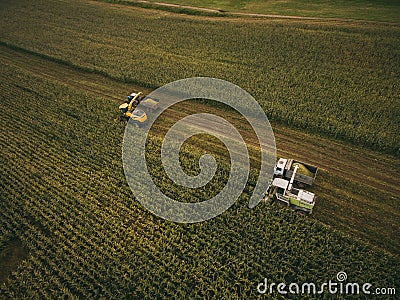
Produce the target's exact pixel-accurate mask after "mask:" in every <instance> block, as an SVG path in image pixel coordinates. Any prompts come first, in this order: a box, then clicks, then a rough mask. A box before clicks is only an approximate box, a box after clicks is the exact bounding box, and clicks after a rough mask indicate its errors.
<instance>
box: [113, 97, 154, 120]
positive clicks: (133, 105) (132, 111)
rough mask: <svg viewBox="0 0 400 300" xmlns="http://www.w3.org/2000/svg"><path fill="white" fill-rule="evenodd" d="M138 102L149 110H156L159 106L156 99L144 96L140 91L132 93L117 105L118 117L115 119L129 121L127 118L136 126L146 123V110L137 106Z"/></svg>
mask: <svg viewBox="0 0 400 300" xmlns="http://www.w3.org/2000/svg"><path fill="white" fill-rule="evenodd" d="M139 103H142V105H143V106H144V107H146V108H149V109H151V110H156V109H158V106H159V101H158V100H155V99H151V98H149V97H145V96H144V95H143V93H142V92H139V93H132V94H130V95H129V96H128V97H126V100H125V102H124V103H122V104H121V105H120V106H119V108H118V109H119V111H120V117H119V118H117V119H116V120H115V121H118V120H125V121H129V119H131V120H132V121H133V122H134V124H135V125H136V126H138V127H141V126H143V125H144V124H146V121H147V115H146V112H144V111H143V110H141V109H138V108H137V106H138V105H139Z"/></svg>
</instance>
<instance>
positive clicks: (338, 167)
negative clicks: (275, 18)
mask: <svg viewBox="0 0 400 300" xmlns="http://www.w3.org/2000/svg"><path fill="white" fill-rule="evenodd" d="M0 62H1V64H6V65H10V66H13V67H15V68H17V69H22V70H23V71H24V72H29V73H32V74H33V75H35V76H40V77H42V78H45V79H48V80H49V81H51V82H56V83H60V84H63V85H66V86H68V87H71V88H74V89H77V90H79V91H84V92H89V93H92V94H93V95H96V96H101V97H104V98H109V99H110V100H113V101H115V102H116V107H117V104H118V103H119V102H122V100H123V99H124V98H125V96H126V95H127V93H129V92H131V91H134V90H136V91H137V90H141V91H143V92H144V93H149V92H150V90H148V89H144V88H141V87H139V86H135V85H133V84H126V83H121V82H117V81H115V80H112V79H109V78H106V77H104V76H101V75H97V74H93V73H88V72H83V71H80V70H77V69H75V68H73V67H69V66H66V65H62V64H58V63H55V62H51V61H48V60H46V59H44V58H41V57H38V56H35V55H32V54H28V53H24V52H21V51H16V50H12V49H9V48H7V47H5V46H0ZM204 109H207V110H208V111H209V112H210V113H212V111H216V110H218V109H217V108H214V107H208V106H206V105H204V104H199V103H196V104H194V105H193V104H191V105H190V106H187V105H186V106H185V107H180V106H179V105H178V106H176V107H174V108H172V109H171V110H170V112H168V113H166V117H167V118H170V119H171V120H176V119H177V116H179V115H181V112H182V110H184V111H185V112H190V113H197V112H198V111H202V110H204ZM219 112H220V114H222V115H224V114H225V115H226V114H227V112H224V111H221V110H220V111H219ZM116 114H117V113H116ZM272 125H273V129H274V133H275V139H276V144H277V148H278V155H281V156H284V157H292V158H295V159H299V160H302V161H305V162H307V163H310V164H314V165H317V166H318V167H319V168H320V169H321V170H322V171H321V172H320V174H319V176H318V178H317V182H316V186H315V187H314V188H315V192H317V193H318V195H319V196H320V198H321V201H320V203H318V204H317V206H316V209H315V214H314V217H315V218H317V219H319V220H321V221H322V222H324V223H326V224H329V225H332V226H334V227H336V228H338V229H340V230H342V231H345V232H348V233H350V234H352V235H354V236H356V237H359V238H361V239H363V240H367V241H370V242H372V244H375V245H377V246H379V245H380V243H381V239H383V240H385V241H388V243H389V244H390V245H389V246H387V247H385V248H386V250H389V251H391V252H392V253H398V249H397V250H396V247H398V246H399V242H398V238H396V237H397V236H398V235H399V234H400V232H399V225H400V224H399V220H400V210H399V204H398V203H399V200H400V198H399V195H400V187H399V180H398V176H399V174H400V159H398V158H394V157H392V156H388V155H384V154H380V153H377V152H374V151H371V150H368V149H364V148H362V147H356V146H352V145H349V144H346V143H342V142H340V141H336V140H331V139H327V138H323V137H319V136H315V135H310V134H306V133H303V132H300V131H296V130H292V129H288V128H286V127H284V126H281V125H276V124H272ZM251 143H254V144H257V143H256V141H252V142H251ZM335 178H338V179H340V181H344V182H348V183H349V188H348V189H346V187H347V185H346V187H345V188H344V189H343V187H338V186H336V184H335ZM357 189H359V191H358V190H357ZM365 190H367V191H368V190H370V191H375V192H376V191H378V193H379V195H382V196H381V199H376V197H374V196H372V195H371V196H368V195H365ZM333 191H335V192H334V193H333ZM375 192H374V194H375ZM367 194H368V193H367ZM349 199H351V201H349Z"/></svg>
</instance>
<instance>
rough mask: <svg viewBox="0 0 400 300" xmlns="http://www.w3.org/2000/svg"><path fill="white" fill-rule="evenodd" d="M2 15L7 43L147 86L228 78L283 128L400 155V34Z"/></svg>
mask: <svg viewBox="0 0 400 300" xmlns="http://www.w3.org/2000/svg"><path fill="white" fill-rule="evenodd" d="M3 5H6V4H3ZM27 7H29V9H28V8H27ZM58 11H63V14H58V13H56V12H58ZM2 12H3V13H2V15H1V17H2V18H1V19H2V20H3V21H2V24H1V26H2V29H3V34H2V37H1V41H2V42H6V43H9V44H11V45H16V46H19V47H22V48H25V49H28V50H30V51H34V52H37V53H38V54H39V55H47V56H49V57H52V58H54V59H58V60H62V61H64V62H65V63H68V64H71V65H73V66H76V67H79V68H85V69H89V70H96V71H98V72H101V73H103V74H106V75H107V76H111V77H113V78H117V79H119V80H123V81H128V82H133V83H137V84H140V85H143V86H147V87H157V86H160V85H163V84H165V83H168V82H171V81H173V80H177V79H181V78H185V77H193V76H210V77H217V78H222V79H225V80H228V81H231V82H233V83H235V84H238V85H239V86H241V87H243V88H245V89H246V90H248V91H249V92H250V93H251V94H252V95H253V96H254V97H255V98H256V99H257V100H258V101H259V103H260V105H261V106H262V107H263V109H264V110H265V111H266V113H267V115H268V117H269V118H270V119H272V120H274V121H276V122H281V123H283V124H288V125H290V126H292V127H298V128H302V129H306V130H308V131H312V132H317V133H319V134H327V135H330V136H333V137H336V138H339V139H345V140H348V141H350V142H353V143H357V144H364V145H367V146H370V147H373V148H375V149H378V150H381V151H385V152H390V153H394V154H395V153H397V152H398V145H399V137H398V134H397V133H398V131H399V128H398V122H397V118H398V113H399V110H400V107H399V101H398V95H397V94H398V93H397V90H398V86H399V77H398V76H397V73H396V70H398V69H399V61H400V58H399V55H400V53H399V51H398V47H397V45H398V44H399V38H398V37H399V35H398V30H399V29H398V27H396V26H390V25H383V24H380V25H378V24H374V25H371V24H366V25H365V24H364V25H363V24H356V25H352V26H346V25H343V24H342V25H328V24H313V23H310V22H309V23H307V24H306V23H303V22H289V21H276V20H275V21H273V22H272V21H268V20H263V21H260V20H259V21H254V22H250V21H248V20H235V21H231V20H229V19H224V20H220V19H215V20H214V21H210V20H209V19H207V20H203V19H201V18H197V19H193V18H189V17H182V16H176V15H172V14H171V15H169V14H164V13H157V12H156V13H154V12H152V13H150V12H147V11H143V10H135V9H131V10H123V9H120V10H116V9H111V7H107V6H102V5H95V4H87V3H82V2H76V3H75V2H73V3H65V2H59V1H50V2H49V3H46V4H44V3H41V2H38V3H35V5H34V6H33V7H31V6H25V5H24V1H20V2H18V4H14V5H13V7H12V11H11V13H9V12H10V10H8V9H3V10H2ZM6 12H7V13H6ZM79 16H85V18H80V17H79ZM86 16H90V17H86ZM22 18H28V19H29V20H30V22H29V24H28V23H24V22H19V20H20V19H22ZM82 19H83V20H84V21H82ZM115 20H118V22H116V21H115ZM15 33H18V34H15ZM42 33H43V34H42ZM238 101H240V99H238Z"/></svg>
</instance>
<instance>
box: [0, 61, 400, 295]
mask: <svg viewBox="0 0 400 300" xmlns="http://www.w3.org/2000/svg"><path fill="white" fill-rule="evenodd" d="M1 68H2V72H1V75H0V76H1V81H0V84H1V90H2V98H3V100H4V101H1V102H0V108H1V111H2V118H1V120H0V122H1V126H2V128H3V130H4V132H5V133H6V134H3V135H1V136H0V143H1V164H0V166H1V167H0V168H1V171H0V174H1V181H0V182H1V191H2V192H1V198H2V201H1V202H0V229H1V235H2V236H7V237H8V236H14V237H18V239H19V240H20V241H21V242H22V243H23V244H24V245H25V246H26V248H27V250H28V251H29V256H28V257H27V258H26V259H25V260H24V261H23V262H22V264H21V265H20V267H19V268H18V269H17V270H15V271H14V272H13V274H12V275H11V276H10V277H9V279H8V281H7V282H6V284H3V285H1V286H0V291H1V294H2V295H3V296H4V297H5V298H19V299H20V298H58V297H63V296H64V297H70V298H83V299H89V298H107V299H114V298H116V299H121V298H144V299H154V298H156V297H162V298H180V299H182V298H190V299H193V298H202V299H203V298H210V297H214V298H224V297H231V298H241V299H243V298H254V297H256V296H257V290H256V287H257V284H258V282H260V281H262V280H263V278H264V277H267V278H268V279H270V280H271V281H272V280H273V281H276V282H279V281H285V282H292V281H293V282H297V281H299V282H304V281H307V282H310V281H315V282H321V281H327V280H329V279H332V280H335V276H336V273H337V272H338V271H340V270H343V269H345V270H346V272H347V274H348V276H349V278H350V279H351V280H352V281H355V282H370V283H372V284H373V286H375V287H376V286H394V287H398V282H397V276H396V274H397V269H398V266H399V265H400V260H399V258H398V257H395V256H392V255H390V254H388V253H387V252H382V251H380V250H379V251H378V249H376V248H372V247H371V246H368V245H367V244H364V243H362V242H359V241H358V240H354V239H352V238H350V237H348V236H344V235H343V234H342V233H340V232H337V231H335V230H333V229H332V228H329V227H328V226H326V225H323V224H322V223H320V222H318V221H317V220H314V219H312V218H305V217H303V216H301V215H300V214H297V213H295V212H293V211H290V210H287V209H286V208H281V209H280V208H279V207H277V206H269V205H267V204H260V205H259V206H258V207H257V208H256V209H252V210H249V209H248V208H247V207H246V206H245V203H246V201H247V200H248V196H249V194H248V193H247V192H245V194H244V195H243V199H241V200H240V201H239V202H238V203H236V204H235V205H234V207H232V208H231V209H229V210H228V211H227V212H226V213H224V214H223V215H221V216H219V217H217V218H215V219H213V220H210V221H208V222H205V223H201V224H193V225H178V224H174V223H170V222H165V221H164V220H161V219H159V218H156V217H154V216H153V215H152V214H150V213H149V212H147V211H146V210H145V209H143V208H142V207H141V206H140V205H139V204H138V203H137V202H136V201H135V200H134V199H132V196H131V195H132V194H131V192H130V190H129V189H128V187H127V186H126V184H125V179H124V176H123V174H122V171H121V170H122V163H121V159H120V149H121V141H122V135H123V131H124V125H123V124H118V123H114V122H113V118H114V116H115V104H116V103H115V102H113V101H110V99H109V98H108V97H101V96H97V97H94V96H93V94H88V93H86V92H82V91H80V89H76V88H74V89H72V88H70V87H66V86H65V85H63V84H60V83H57V82H56V81H54V79H49V80H46V79H43V77H42V73H40V75H41V76H38V75H34V74H33V73H32V72H31V71H24V70H22V69H18V68H15V67H13V66H8V65H7V64H2V67H1ZM61 77H62V76H61ZM49 78H52V77H49ZM28 100H29V101H28ZM152 141H153V142H157V137H156V136H154V137H153V140H152ZM194 145H195V143H194ZM187 147H191V146H190V145H187ZM188 149H189V148H188ZM193 150H195V151H193ZM152 153H153V152H152V151H150V156H154V155H153V154H152ZM190 153H191V154H192V155H194V159H196V157H197V155H196V153H197V152H196V149H191V150H190ZM199 155H200V154H199ZM151 160H152V158H151V157H150V161H151ZM187 163H188V161H186V162H184V164H187ZM193 163H194V164H196V163H197V161H196V160H195V161H193V162H192V164H193ZM187 167H188V168H189V169H190V168H191V167H190V166H187ZM192 170H193V169H192ZM383 270H384V273H383Z"/></svg>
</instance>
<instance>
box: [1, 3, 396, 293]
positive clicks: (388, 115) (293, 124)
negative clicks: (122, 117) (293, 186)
mask: <svg viewBox="0 0 400 300" xmlns="http://www.w3.org/2000/svg"><path fill="white" fill-rule="evenodd" d="M193 4H195V3H193ZM0 7H1V10H0V16H1V19H0V28H1V31H0V68H1V73H0V77H1V81H0V88H1V101H0V107H1V118H0V123H1V128H2V134H1V135H0V143H1V156H0V179H1V180H0V298H2V299H32V298H33V299H45V298H50V299H54V298H63V299H204V298H206V299H208V298H214V299H224V298H229V299H252V298H257V297H259V296H260V295H259V293H258V292H257V285H258V283H259V282H262V281H263V280H264V278H268V280H269V281H273V282H276V283H279V282H286V283H291V282H298V283H300V284H301V283H304V282H315V283H316V284H322V283H323V282H327V281H328V280H332V281H335V280H336V274H337V273H338V272H340V271H345V272H346V273H347V276H348V282H358V283H360V284H362V283H366V282H368V283H371V284H372V287H373V288H376V287H381V288H392V287H393V288H396V292H397V293H398V291H399V288H400V286H399V282H398V277H399V272H398V269H399V268H400V256H399V255H400V252H399V249H400V240H399V238H398V236H399V235H400V231H399V228H400V222H399V221H400V206H399V201H400V197H399V196H400V186H399V184H398V183H399V182H398V174H399V173H400V159H399V149H400V139H399V134H398V132H399V129H400V128H399V127H400V123H399V119H400V101H399V100H400V99H399V95H398V90H399V86H400V77H399V75H398V70H399V66H400V51H399V44H400V27H399V26H398V25H393V24H382V23H363V22H348V21H346V22H342V21H334V22H332V21H329V22H328V21H309V20H308V21H305V20H291V21H288V20H286V21H285V20H277V19H258V18H247V17H246V18H245V17H240V18H231V17H224V18H221V17H211V16H188V15H181V14H176V13H172V12H167V11H160V10H153V9H148V8H141V7H135V6H130V5H115V4H110V3H105V2H99V1H86V0H84V1H77V0H76V1H75V0H72V1H61V0H46V1H45V0H38V1H28V0H18V1H1V2H0ZM191 76H212V77H217V78H222V79H225V80H229V81H231V82H233V83H235V84H238V85H239V86H241V87H243V88H244V89H246V90H247V91H249V92H250V93H251V94H252V95H253V96H254V97H255V99H256V100H257V101H258V102H259V103H260V105H261V106H262V108H263V109H264V110H265V112H266V113H267V116H268V118H269V119H270V120H271V123H272V125H273V129H274V132H275V138H276V144H277V147H278V149H277V151H278V155H279V156H284V157H294V158H297V159H300V160H302V161H307V162H309V163H311V164H315V165H317V166H318V167H319V171H318V176H317V180H316V183H315V185H314V186H313V187H311V191H313V192H315V193H316V194H317V196H318V199H317V204H316V207H315V210H314V212H313V214H312V215H311V216H303V215H301V214H299V213H297V212H294V211H292V210H289V209H287V208H286V207H281V206H279V205H276V204H274V205H270V204H269V203H265V202H261V203H260V204H259V205H258V206H256V208H254V209H249V208H248V207H247V203H248V201H249V198H250V196H251V192H252V188H253V187H254V185H255V182H256V181H257V175H258V173H257V167H258V165H259V152H258V151H257V148H256V147H253V146H254V140H253V138H254V136H253V134H252V132H250V130H249V128H248V127H246V125H245V124H243V120H242V119H241V118H240V117H238V116H237V115H236V114H235V113H234V112H232V111H231V110H229V109H226V108H224V107H221V106H215V105H214V106H213V104H212V103H211V102H206V101H188V102H186V103H183V104H182V105H177V106H176V107H172V108H170V109H168V110H167V111H165V113H163V115H162V116H161V117H160V119H159V120H157V123H156V124H155V126H154V127H153V128H152V131H151V135H150V138H149V140H148V141H147V149H146V151H147V152H146V158H147V163H148V168H149V169H150V173H151V175H152V177H153V180H154V182H155V183H156V184H157V185H158V186H159V187H160V189H161V190H162V191H163V192H164V193H165V194H167V195H169V196H171V197H174V198H179V199H181V200H182V201H185V200H187V201H194V202H197V201H202V200H204V199H207V198H209V197H211V196H213V195H214V194H216V193H218V192H219V191H220V190H221V188H222V187H223V185H224V183H225V181H226V179H227V177H228V171H229V169H228V168H229V160H227V153H226V149H225V148H224V146H223V145H222V144H221V142H220V141H218V140H217V139H212V138H210V137H208V136H198V137H195V138H192V139H190V140H188V142H187V143H185V145H184V147H183V148H182V152H181V164H182V167H183V169H184V170H185V171H186V172H187V173H189V174H192V175H195V174H197V173H198V172H199V165H198V159H199V157H200V156H201V155H203V154H204V153H211V154H213V155H214V156H215V158H216V160H217V162H218V169H217V176H215V178H213V180H212V181H211V182H210V183H209V184H207V185H206V186H205V187H203V188H200V189H198V190H190V189H185V188H180V187H179V186H176V185H174V184H173V183H172V182H171V181H170V180H169V179H168V178H167V175H166V174H165V172H164V170H163V168H162V166H161V164H160V156H159V152H160V146H161V143H162V136H163V134H164V133H165V132H166V131H167V130H168V128H170V126H171V125H172V124H174V123H175V122H176V121H177V120H178V119H180V118H182V117H184V116H186V115H190V114H193V113H199V112H206V111H207V112H210V113H213V114H218V115H221V116H223V117H224V118H227V119H229V120H231V121H232V123H233V124H235V125H236V126H237V127H238V128H240V133H241V134H242V135H243V136H244V137H245V140H246V143H248V147H249V149H250V150H251V151H250V158H251V163H252V172H251V173H250V179H249V181H248V183H247V186H246V188H245V190H244V192H243V194H242V196H241V197H240V198H239V200H238V201H237V202H236V203H235V204H234V205H233V206H232V207H231V208H230V209H228V210H227V211H226V212H224V213H223V214H221V215H219V216H218V217H216V218H214V219H211V220H208V221H205V222H201V223H196V224H176V223H173V222H169V221H166V220H163V219H161V218H158V217H156V216H154V215H153V214H151V213H150V212H149V211H147V210H146V209H145V208H144V207H143V206H142V205H140V203H139V202H137V201H136V199H135V198H134V196H133V194H132V192H131V190H130V189H129V187H128V185H127V183H126V179H125V176H124V171H123V165H122V159H121V147H122V141H123V135H124V130H125V124H124V123H117V122H114V119H115V117H116V116H117V111H116V108H117V107H118V105H119V104H120V103H121V101H122V100H123V99H124V97H125V96H126V94H127V93H130V92H132V91H133V90H135V91H137V90H142V91H144V92H145V93H148V92H150V91H151V90H152V89H154V88H156V87H158V86H161V85H163V84H166V83H168V82H170V81H173V80H176V79H181V78H185V77H191ZM252 147H253V148H252ZM371 291H372V289H371ZM272 296H273V297H276V298H283V297H282V296H280V295H278V294H274V295H272ZM305 296H306V298H307V297H308V298H310V299H314V298H315V296H313V295H308V296H307V295H305ZM321 296H322V295H321ZM323 296H324V297H325V298H326V299H330V297H329V296H332V295H328V294H324V295H323ZM337 296H338V298H345V296H346V295H337ZM375 296H376V295H375Z"/></svg>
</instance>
